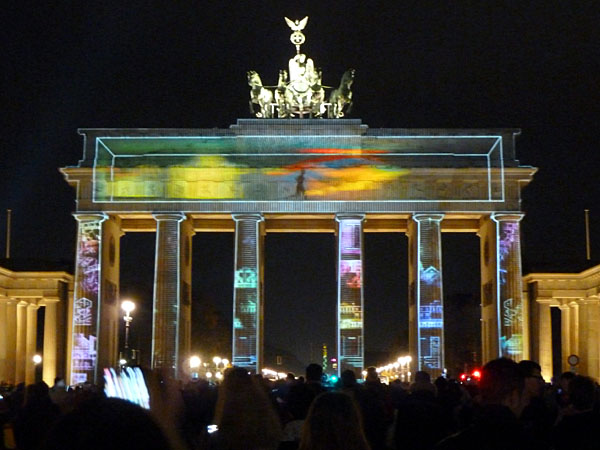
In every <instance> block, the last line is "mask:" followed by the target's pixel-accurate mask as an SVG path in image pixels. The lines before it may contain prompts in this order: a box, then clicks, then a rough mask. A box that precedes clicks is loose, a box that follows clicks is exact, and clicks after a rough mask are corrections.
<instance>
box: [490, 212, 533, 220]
mask: <svg viewBox="0 0 600 450" xmlns="http://www.w3.org/2000/svg"><path fill="white" fill-rule="evenodd" d="M523 217H525V214H523V213H493V214H492V215H491V218H492V220H493V221H494V222H519V221H520V220H521V219H522V218H523Z"/></svg>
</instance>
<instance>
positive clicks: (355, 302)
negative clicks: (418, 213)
mask: <svg viewBox="0 0 600 450" xmlns="http://www.w3.org/2000/svg"><path fill="white" fill-rule="evenodd" d="M337 220H338V222H339V240H338V246H339V249H338V252H339V253H338V261H339V262H338V264H339V265H338V278H339V279H338V354H339V355H338V360H339V365H338V370H339V372H340V373H341V372H343V371H344V370H346V369H351V370H355V371H360V370H361V369H362V367H363V359H364V358H363V357H364V348H363V290H362V220H363V218H362V217H357V216H351V217H348V218H345V217H338V218H337Z"/></svg>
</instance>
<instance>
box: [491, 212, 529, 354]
mask: <svg viewBox="0 0 600 450" xmlns="http://www.w3.org/2000/svg"><path fill="white" fill-rule="evenodd" d="M521 218H522V215H520V214H494V215H493V216H492V219H493V220H494V221H495V222H496V245H497V262H496V264H497V266H496V267H497V280H498V285H497V289H498V320H499V328H500V330H499V333H498V334H499V336H500V352H501V354H502V356H506V357H508V358H512V359H515V360H517V361H520V360H521V359H523V303H522V298H521V285H522V281H521V243H520V242H521V239H520V233H519V221H520V220H521Z"/></svg>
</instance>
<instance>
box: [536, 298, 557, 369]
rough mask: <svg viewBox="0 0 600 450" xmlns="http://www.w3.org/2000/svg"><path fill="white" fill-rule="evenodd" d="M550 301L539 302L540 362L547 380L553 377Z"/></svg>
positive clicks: (540, 300)
mask: <svg viewBox="0 0 600 450" xmlns="http://www.w3.org/2000/svg"><path fill="white" fill-rule="evenodd" d="M550 301H551V299H548V300H542V299H538V300H537V310H538V324H539V329H538V342H539V355H538V362H539V364H540V366H541V368H542V374H544V375H545V376H546V378H547V379H548V378H550V377H551V376H552V375H553V368H552V320H551V317H550Z"/></svg>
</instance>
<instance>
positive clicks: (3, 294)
mask: <svg viewBox="0 0 600 450" xmlns="http://www.w3.org/2000/svg"><path fill="white" fill-rule="evenodd" d="M6 265H7V266H10V264H8V261H7V264H6ZM72 298H73V276H72V275H71V274H68V273H66V272H62V271H53V272H49V271H29V270H28V271H22V270H10V269H8V268H4V267H0V381H3V382H7V383H9V384H18V383H21V382H24V383H26V384H31V383H33V382H34V381H35V380H36V365H35V364H34V362H33V356H34V355H35V354H40V356H42V362H41V365H42V367H41V377H42V379H43V380H44V381H45V382H46V383H47V384H48V385H49V386H52V385H53V384H54V378H55V377H56V376H65V375H66V373H65V368H66V361H67V360H68V359H69V355H68V354H67V352H68V351H70V348H69V346H68V345H67V343H68V342H70V341H69V339H68V336H69V333H70V326H69V324H70V323H71V322H72V317H70V316H69V311H72V308H69V302H70V301H72ZM41 309H43V313H44V315H43V318H44V319H43V320H44V323H43V336H40V337H38V335H37V333H38V329H41V328H42V327H38V312H39V311H40V310H41ZM40 338H41V339H40ZM40 341H41V342H43V344H42V348H41V349H40V348H38V347H37V343H38V342H40Z"/></svg>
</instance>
